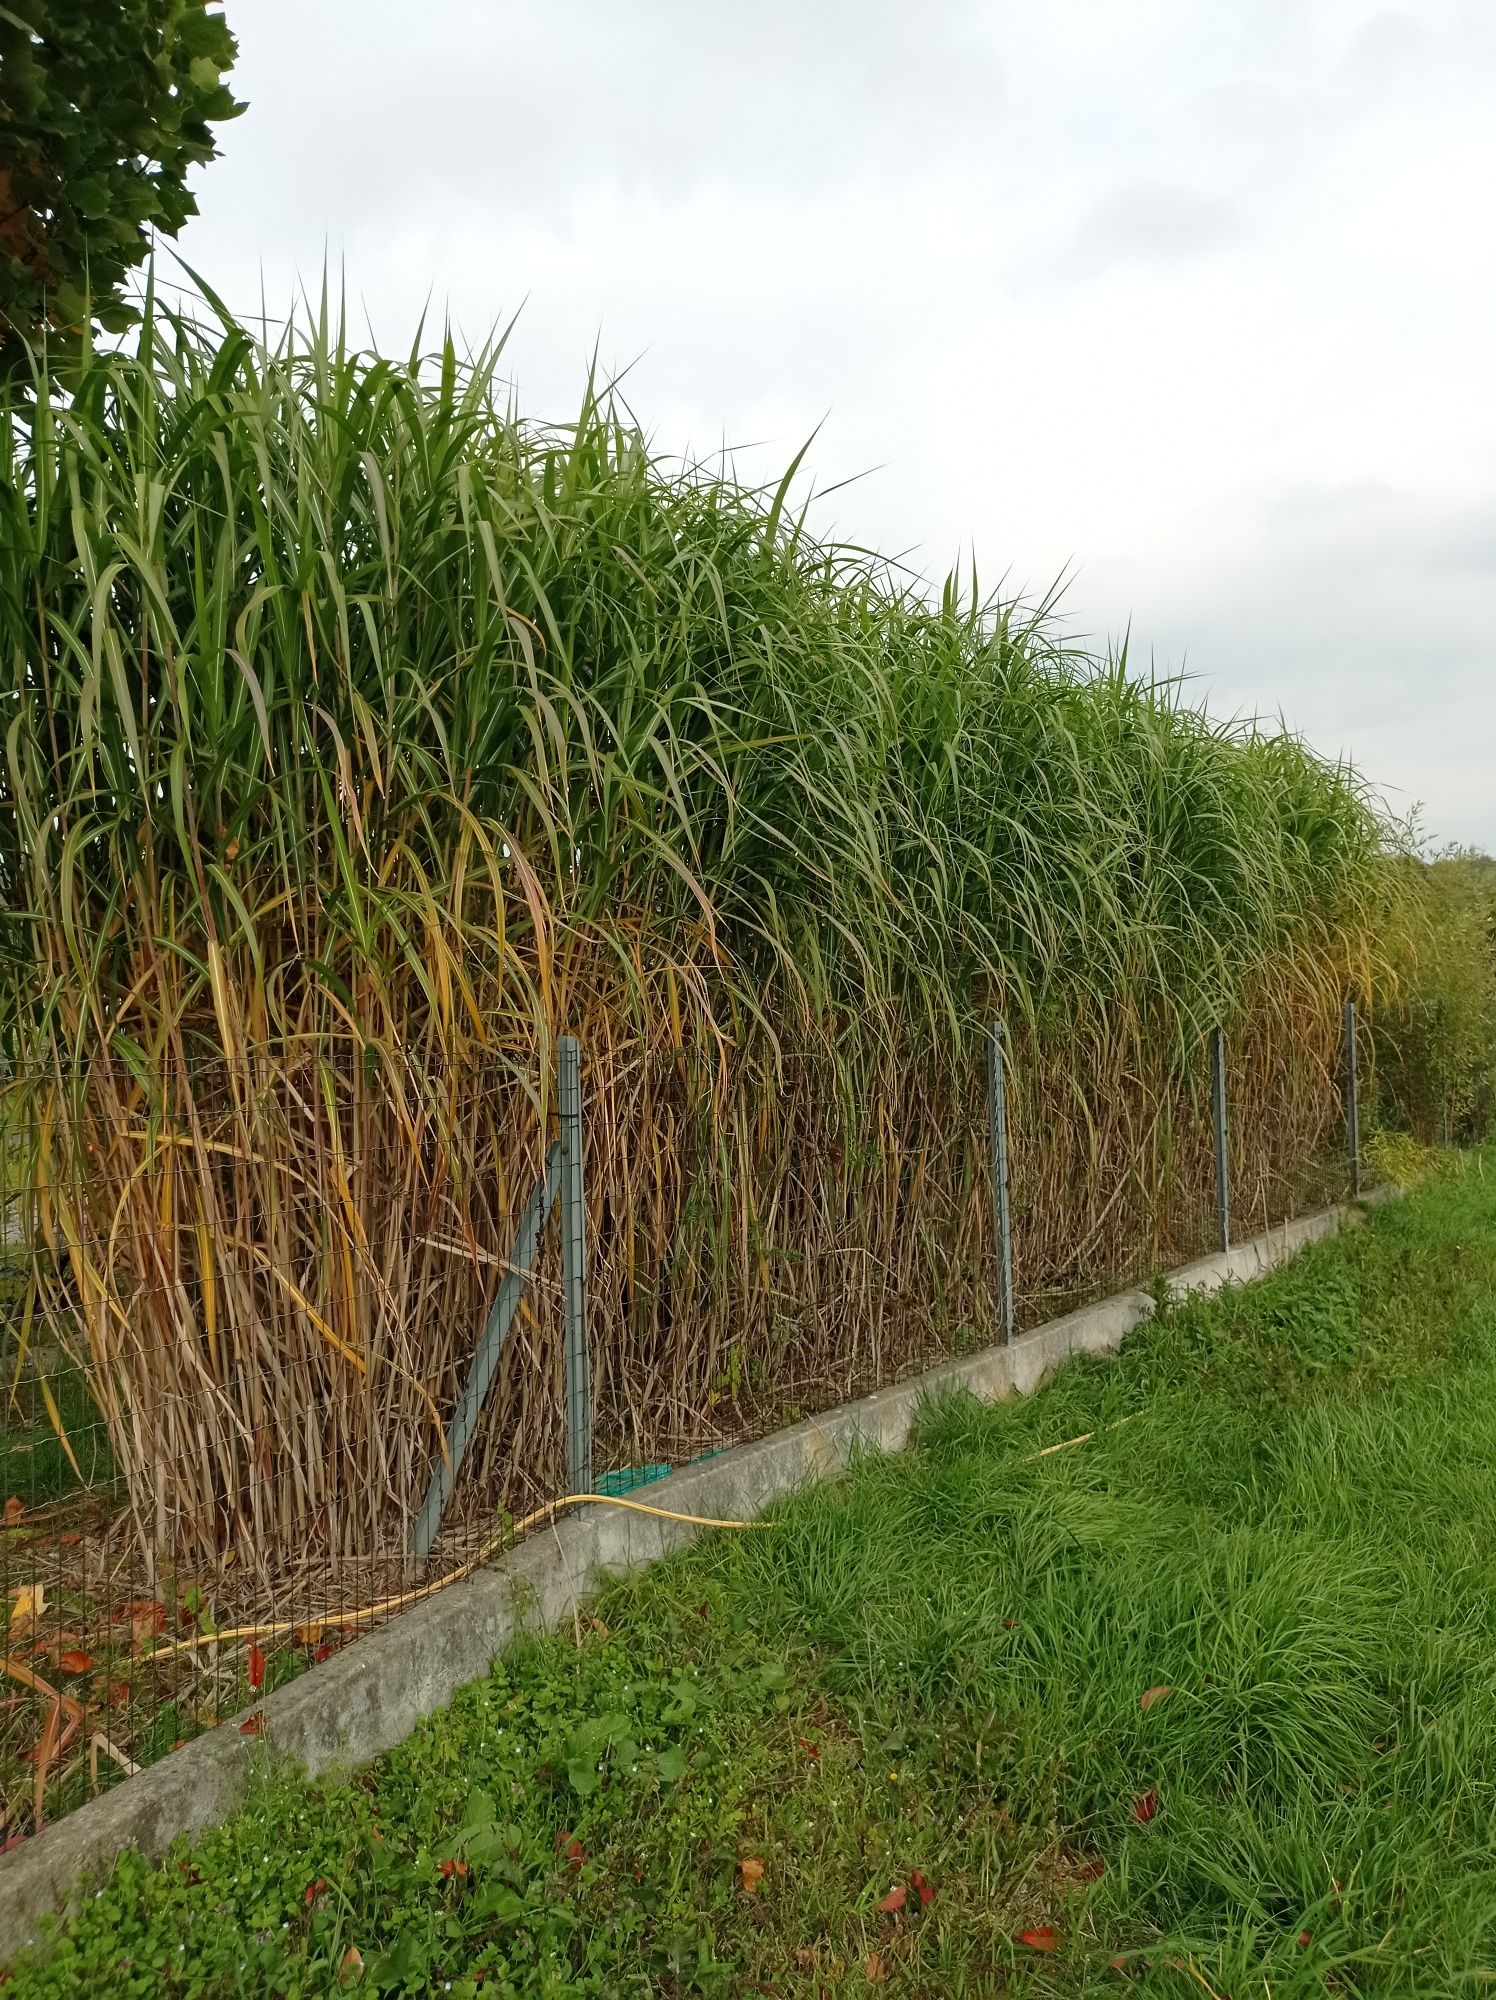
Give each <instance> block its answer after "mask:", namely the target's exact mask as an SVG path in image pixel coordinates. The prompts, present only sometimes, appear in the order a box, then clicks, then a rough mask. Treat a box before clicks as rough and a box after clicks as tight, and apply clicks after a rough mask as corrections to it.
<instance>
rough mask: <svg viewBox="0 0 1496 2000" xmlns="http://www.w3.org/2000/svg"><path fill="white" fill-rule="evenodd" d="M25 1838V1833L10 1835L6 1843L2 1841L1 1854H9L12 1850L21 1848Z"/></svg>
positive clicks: (0, 1842)
mask: <svg viewBox="0 0 1496 2000" xmlns="http://www.w3.org/2000/svg"><path fill="white" fill-rule="evenodd" d="M25 1838H26V1836H25V1834H24V1833H12V1834H8V1835H7V1836H6V1838H5V1840H4V1841H0V1854H9V1853H10V1852H11V1851H12V1849H14V1848H17V1847H19V1846H20V1844H21V1842H22V1841H23V1840H24V1839H25Z"/></svg>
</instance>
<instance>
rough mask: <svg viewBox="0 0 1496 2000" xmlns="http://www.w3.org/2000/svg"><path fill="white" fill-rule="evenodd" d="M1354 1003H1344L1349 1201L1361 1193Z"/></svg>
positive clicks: (1359, 1110)
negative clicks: (1349, 1172) (1349, 1168)
mask: <svg viewBox="0 0 1496 2000" xmlns="http://www.w3.org/2000/svg"><path fill="white" fill-rule="evenodd" d="M1358 1084H1359V1078H1358V1077H1357V1074H1356V1003H1355V1001H1354V1000H1347V1001H1346V1003H1345V1137H1346V1144H1347V1146H1348V1147H1349V1149H1350V1156H1351V1199H1352V1200H1354V1199H1355V1197H1356V1196H1357V1195H1358V1194H1360V1192H1361V1107H1360V1104H1359V1103H1358V1102H1357V1089H1358Z"/></svg>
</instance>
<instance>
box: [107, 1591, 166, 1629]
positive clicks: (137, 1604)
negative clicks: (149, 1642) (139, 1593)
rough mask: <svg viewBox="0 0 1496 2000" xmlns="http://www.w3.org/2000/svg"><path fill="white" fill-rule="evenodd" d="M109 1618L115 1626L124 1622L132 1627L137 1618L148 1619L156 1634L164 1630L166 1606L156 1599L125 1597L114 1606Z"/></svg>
mask: <svg viewBox="0 0 1496 2000" xmlns="http://www.w3.org/2000/svg"><path fill="white" fill-rule="evenodd" d="M110 1616H111V1617H112V1618H113V1619H114V1622H115V1623H116V1624H117V1625H123V1624H124V1623H125V1622H126V1621H128V1622H129V1623H130V1624H132V1625H133V1624H134V1622H135V1620H136V1619H137V1618H149V1619H151V1620H152V1621H153V1622H154V1624H155V1627H156V1630H157V1631H158V1632H164V1631H165V1630H166V1606H165V1605H164V1604H163V1603H162V1602H161V1600H160V1598H158V1597H127V1598H125V1599H124V1600H123V1602H121V1603H119V1604H116V1605H115V1607H114V1610H113V1611H112V1612H111V1613H110Z"/></svg>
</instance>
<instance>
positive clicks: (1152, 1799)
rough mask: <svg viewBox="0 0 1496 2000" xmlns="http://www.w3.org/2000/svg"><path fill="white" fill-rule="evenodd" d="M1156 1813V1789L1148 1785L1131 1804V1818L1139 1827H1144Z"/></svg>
mask: <svg viewBox="0 0 1496 2000" xmlns="http://www.w3.org/2000/svg"><path fill="white" fill-rule="evenodd" d="M1157 1811H1158V1787H1157V1785H1150V1786H1149V1787H1148V1789H1147V1791H1146V1792H1144V1794H1143V1796H1142V1797H1141V1798H1140V1799H1134V1800H1133V1802H1132V1816H1133V1818H1134V1819H1135V1820H1136V1821H1137V1823H1138V1825H1139V1826H1146V1825H1147V1824H1148V1822H1149V1820H1150V1819H1152V1817H1153V1815H1154V1814H1155V1813H1156V1812H1157Z"/></svg>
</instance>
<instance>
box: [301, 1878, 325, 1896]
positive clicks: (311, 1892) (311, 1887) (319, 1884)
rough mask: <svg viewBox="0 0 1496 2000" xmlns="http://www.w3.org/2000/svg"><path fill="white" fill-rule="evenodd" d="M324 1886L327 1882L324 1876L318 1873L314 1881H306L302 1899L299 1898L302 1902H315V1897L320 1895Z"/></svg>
mask: <svg viewBox="0 0 1496 2000" xmlns="http://www.w3.org/2000/svg"><path fill="white" fill-rule="evenodd" d="M326 1887H327V1882H326V1880H325V1878H324V1877H323V1876H321V1875H319V1876H318V1877H317V1879H316V1881H315V1882H308V1883H307V1885H306V1894H305V1895H304V1896H303V1897H302V1899H301V1900H302V1902H304V1903H315V1902H316V1900H317V1898H318V1897H319V1896H320V1895H321V1894H322V1891H323V1890H324V1889H325V1888H326Z"/></svg>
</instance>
